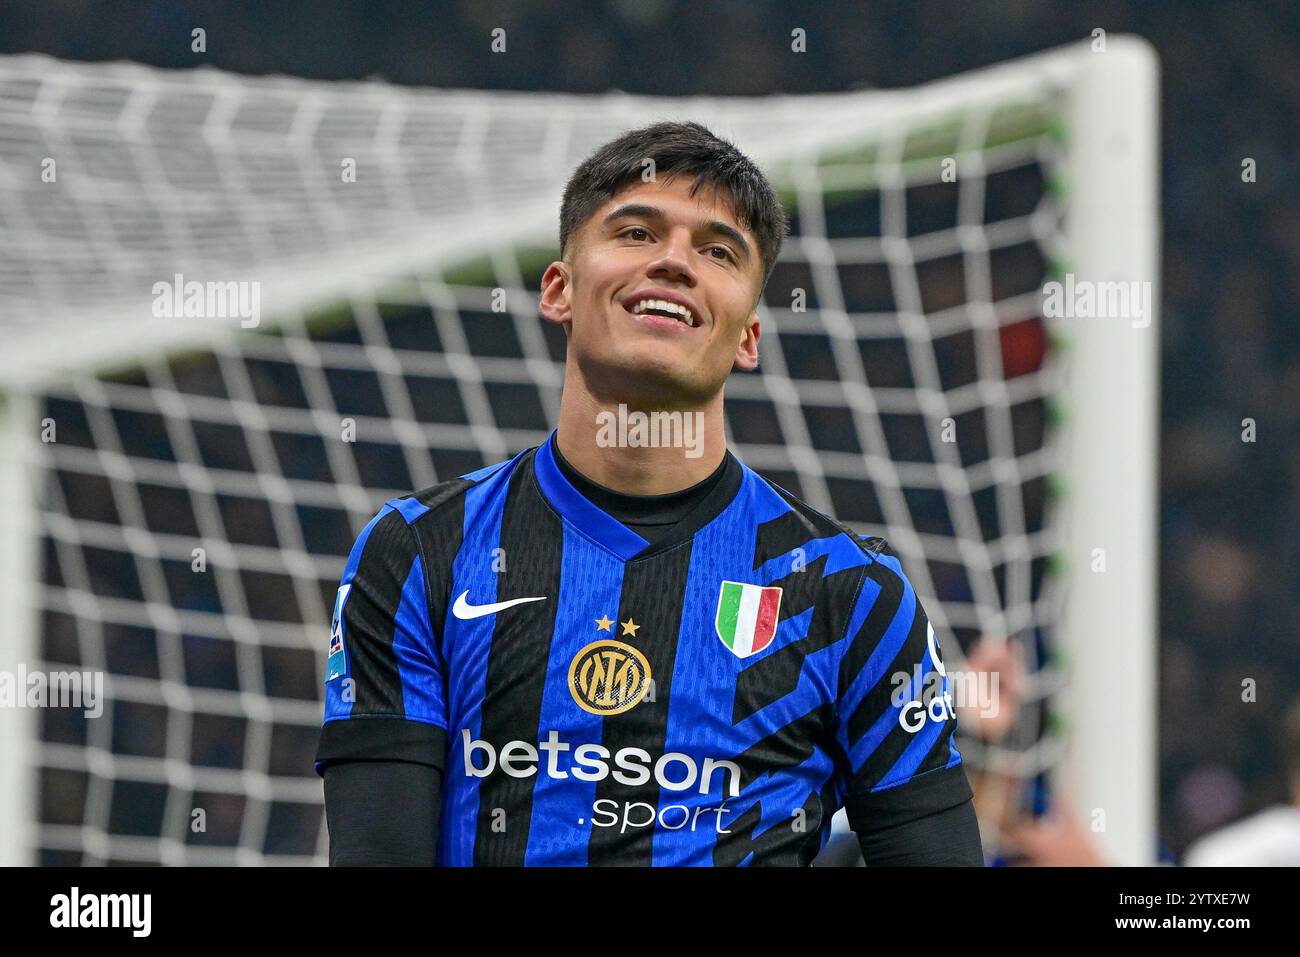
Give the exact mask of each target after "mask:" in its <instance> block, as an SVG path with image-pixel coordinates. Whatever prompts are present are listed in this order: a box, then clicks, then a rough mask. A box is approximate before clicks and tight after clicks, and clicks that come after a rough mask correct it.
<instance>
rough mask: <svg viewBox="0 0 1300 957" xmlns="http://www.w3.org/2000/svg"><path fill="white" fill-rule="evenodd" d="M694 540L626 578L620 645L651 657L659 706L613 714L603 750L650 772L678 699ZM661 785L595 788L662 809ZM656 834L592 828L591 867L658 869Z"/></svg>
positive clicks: (605, 783)
mask: <svg viewBox="0 0 1300 957" xmlns="http://www.w3.org/2000/svg"><path fill="white" fill-rule="evenodd" d="M692 547H693V541H687V542H684V543H682V544H680V545H678V546H676V547H675V548H672V549H669V550H667V551H663V552H658V553H656V554H654V555H651V556H648V557H645V558H639V559H637V560H635V561H632V562H629V563H628V564H627V566H626V569H625V571H624V574H623V590H622V594H621V595H620V596H619V609H618V622H619V624H616V625H615V626H614V628H615V629H616V631H617V632H618V634H617V636H616V638H617V640H618V641H622V642H625V643H627V644H629V645H631V646H632V647H634V648H636V649H637V650H638V651H640V652H641V654H643V655H645V657H646V661H647V662H648V663H649V665H650V677H651V680H653V682H654V700H649V699H647V700H644V701H642V702H641V703H640V704H638V705H637V706H636V707H635V708H632V709H631V710H630V711H625V712H624V713H623V714H615V715H609V716H607V717H605V719H604V720H603V722H602V737H601V743H602V744H603V745H604V746H605V747H606V748H608V749H609V753H610V754H615V753H617V752H618V751H619V749H621V748H627V747H635V748H643V749H645V750H646V751H648V752H649V754H650V761H651V766H653V762H654V761H655V760H656V759H657V758H658V756H659V755H662V754H663V753H664V751H665V747H664V743H665V741H666V740H667V736H668V700H669V698H670V697H671V695H672V681H673V671H674V669H675V666H676V663H677V636H678V631H679V630H680V628H681V624H682V607H683V601H684V597H685V593H686V579H687V575H688V573H689V571H690V565H691V552H692ZM629 619H631V620H632V621H633V623H634V624H635V625H638V626H639V627H637V628H636V629H635V632H636V633H635V635H628V634H624V633H623V632H624V631H625V629H624V628H623V627H622V623H623V622H627V621H628V620H629ZM659 792H660V788H659V785H658V784H657V783H656V782H655V780H654V777H653V774H651V777H650V780H649V781H648V782H647V783H645V784H641V785H633V784H624V783H622V782H620V781H618V780H616V779H615V778H614V775H613V774H610V775H609V776H607V777H605V778H603V779H602V780H601V781H599V782H597V784H596V800H597V801H601V800H612V801H615V802H618V803H619V804H622V802H624V801H642V802H644V803H646V804H649V805H650V806H651V807H655V808H657V807H658V806H659ZM653 837H654V828H649V827H638V828H630V829H629V830H628V832H627V833H626V834H619V833H618V829H617V828H613V827H593V828H592V831H591V838H590V840H589V841H588V843H587V859H588V863H590V864H593V865H599V864H617V865H623V866H626V865H633V866H638V865H639V866H646V865H649V864H650V863H651V862H652V860H651V859H652V850H653Z"/></svg>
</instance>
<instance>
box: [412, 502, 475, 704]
mask: <svg viewBox="0 0 1300 957" xmlns="http://www.w3.org/2000/svg"><path fill="white" fill-rule="evenodd" d="M474 484H475V483H474V482H472V481H468V480H466V479H454V480H452V481H450V482H444V483H442V484H441V485H435V486H434V487H433V488H431V489H428V490H426V491H424V492H420V493H418V494H417V495H415V498H416V499H417V500H418V501H420V502H421V503H422V504H424V505H427V506H428V507H429V511H427V512H425V513H424V514H423V515H421V516H420V517H419V518H418V519H416V520H415V522H414V523H413V524H412V525H411V529H412V530H413V531H414V532H415V537H416V538H417V539H418V540H419V542H420V553H421V555H422V556H423V559H424V581H425V593H426V594H427V595H428V600H429V623H430V625H431V626H432V627H433V639H434V641H435V642H436V643H437V646H438V651H439V654H441V652H442V633H443V629H444V627H445V624H446V621H447V605H448V603H449V602H450V601H451V597H450V590H451V570H452V564H453V563H454V562H455V560H456V553H457V552H459V551H460V546H461V542H463V541H464V537H465V494H464V493H465V490H466V489H468V488H470V487H471V486H473V485H474ZM446 678H447V676H446V675H445V674H444V675H443V681H444V682H445V681H446ZM448 700H450V698H448Z"/></svg>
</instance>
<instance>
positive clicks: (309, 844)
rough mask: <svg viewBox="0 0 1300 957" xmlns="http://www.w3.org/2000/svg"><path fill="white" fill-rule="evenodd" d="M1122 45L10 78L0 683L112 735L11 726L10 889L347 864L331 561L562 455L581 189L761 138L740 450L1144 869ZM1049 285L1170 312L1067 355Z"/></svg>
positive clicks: (1110, 332) (1153, 714)
mask: <svg viewBox="0 0 1300 957" xmlns="http://www.w3.org/2000/svg"><path fill="white" fill-rule="evenodd" d="M1093 47H1094V44H1091V43H1081V44H1078V45H1076V46H1071V47H1067V48H1062V49H1059V50H1053V51H1049V52H1046V53H1042V54H1038V55H1035V56H1032V57H1027V58H1025V59H1022V60H1016V61H1011V62H1008V63H1005V64H1001V65H998V66H996V67H991V68H987V69H983V70H979V71H975V72H972V73H968V74H963V75H960V76H957V77H953V78H950V79H945V80H942V81H938V82H935V83H931V84H926V85H924V86H920V87H917V88H914V89H906V90H891V91H865V92H852V93H843V94H822V95H813V96H777V97H769V98H761V99H739V98H716V97H699V98H686V99H671V98H656V97H640V96H632V95H628V94H624V93H610V94H606V95H600V96H568V95H557V94H527V93H495V92H480V91H444V90H420V89H410V88H400V87H395V86H392V85H389V84H385V83H380V82H366V83H351V82H348V83H332V82H320V81H305V80H298V79H291V78H286V77H243V76H237V75H233V74H228V73H222V72H219V71H216V70H213V69H210V68H202V69H198V70H192V71H165V70H157V69H153V68H148V67H144V66H140V65H136V64H129V63H105V64H83V63H71V62H65V61H59V60H54V59H51V58H49V57H45V56H39V55H27V54H24V55H19V56H6V57H0V324H2V328H3V333H4V338H5V348H4V352H3V354H2V355H0V389H3V391H4V399H5V402H4V406H3V415H2V417H0V502H2V504H3V508H2V509H0V516H2V518H0V520H2V521H3V523H4V529H3V531H4V535H3V539H0V541H2V542H3V545H2V546H0V582H3V585H2V586H0V587H3V595H4V599H5V604H6V607H7V608H8V609H9V615H8V622H9V627H8V628H7V629H6V631H5V632H4V633H3V634H0V675H5V674H8V675H10V676H13V675H16V674H18V673H19V671H20V669H25V670H26V671H29V672H30V671H45V672H52V671H58V670H60V669H64V668H73V667H78V668H84V669H90V670H94V671H97V672H99V673H102V674H104V675H105V688H106V699H107V701H106V706H105V709H104V716H103V717H102V718H100V719H97V720H93V721H85V722H84V723H81V724H78V723H77V722H75V721H72V720H65V718H64V717H63V716H62V715H59V714H56V713H55V712H54V710H53V709H41V710H37V709H31V708H22V707H16V706H14V707H0V771H2V772H3V773H0V864H23V863H35V862H46V863H60V862H66V863H85V864H97V863H108V862H116V861H142V862H158V863H164V864H191V863H193V864H202V863H240V864H260V863H320V862H321V860H322V859H323V850H324V832H323V826H322V820H321V815H320V784H319V780H318V779H317V778H315V777H314V775H312V774H311V773H310V763H309V762H308V763H307V765H306V767H305V769H304V768H303V767H302V758H303V756H304V754H306V753H307V749H308V747H309V745H308V742H309V741H310V739H311V736H312V734H313V731H314V729H315V728H316V727H318V725H319V720H320V711H319V707H320V706H319V701H318V700H317V699H314V698H312V697H311V696H310V695H311V691H310V688H311V687H312V686H313V685H312V681H314V682H315V684H314V687H315V688H316V689H317V693H318V692H319V687H320V681H319V679H320V676H321V672H320V669H321V668H323V666H324V655H325V650H326V646H325V642H324V639H323V636H325V635H327V632H328V614H329V610H330V608H329V602H328V596H329V595H330V594H332V584H331V583H332V582H333V583H336V582H337V579H338V576H339V573H340V572H341V570H342V565H343V560H344V558H345V554H346V552H345V549H346V545H347V544H350V541H351V536H352V535H354V534H355V533H356V532H357V531H359V529H360V526H361V523H363V522H364V521H365V520H366V519H367V518H369V516H370V515H372V514H373V513H374V511H375V509H376V508H377V507H378V505H379V503H381V502H382V501H383V500H384V498H385V497H387V496H390V495H394V494H402V493H404V492H407V491H409V490H410V489H412V488H420V487H424V486H426V485H429V484H432V483H433V482H434V481H439V480H443V479H445V478H448V477H451V476H452V475H455V474H459V473H460V472H464V471H469V470H470V468H471V467H476V465H477V464H479V463H489V462H493V461H499V460H500V459H502V458H505V457H507V456H508V455H510V454H513V453H514V452H515V451H518V450H519V449H522V448H525V447H527V446H528V445H532V444H536V443H537V442H539V441H540V440H541V439H542V438H544V436H545V434H546V431H547V430H548V429H549V426H550V424H553V422H554V421H555V419H556V416H557V413H558V397H559V388H560V385H561V382H562V373H563V363H562V361H561V355H560V354H558V353H557V351H556V343H555V340H554V339H553V338H552V337H551V332H552V330H547V329H544V328H543V324H542V323H541V322H540V320H539V319H538V316H537V312H536V304H537V288H536V282H535V277H536V275H537V272H538V270H539V267H540V265H544V263H545V262H547V261H549V260H550V259H551V258H554V257H556V256H557V255H558V251H557V250H556V249H555V246H556V234H557V225H558V224H557V220H558V209H559V201H560V195H561V191H562V189H563V186H564V183H565V181H566V179H567V177H568V176H569V175H570V174H571V173H572V171H573V169H574V167H575V166H576V165H577V163H579V162H580V161H581V160H582V159H583V158H585V156H587V155H588V154H589V153H590V152H591V151H592V150H593V149H595V148H596V147H598V146H599V145H601V144H603V143H604V142H607V141H608V140H610V139H612V138H614V137H615V136H617V135H618V134H620V133H621V132H623V131H625V130H628V129H631V128H634V127H636V126H640V125H644V124H646V123H650V122H654V121H656V120H661V119H679V120H686V119H690V120H696V121H699V122H701V123H704V124H705V125H706V126H708V127H709V128H710V129H712V130H713V131H714V132H715V133H717V134H719V135H721V136H724V137H726V138H727V139H730V140H732V141H733V142H735V143H736V145H737V146H738V147H740V148H741V149H742V150H744V151H745V152H746V153H748V154H749V155H750V156H752V157H753V158H754V159H755V160H756V162H758V163H759V164H760V165H761V166H762V167H763V168H764V169H765V170H767V171H768V173H769V175H770V176H771V177H772V179H773V182H774V183H775V185H776V186H777V187H778V189H779V190H780V192H781V194H782V199H783V201H784V202H785V203H786V205H787V208H788V209H789V210H790V211H791V215H792V219H794V220H795V231H794V233H793V234H792V236H791V237H790V238H789V239H788V240H787V243H786V248H785V250H784V251H783V254H782V259H781V262H780V263H779V264H778V267H777V272H776V273H774V277H773V282H772V283H771V284H770V285H769V288H768V291H767V293H766V295H765V301H764V305H763V309H762V312H761V315H762V320H763V324H764V330H765V333H764V338H763V342H762V346H761V349H760V353H761V355H762V359H763V362H762V366H761V370H760V371H759V372H758V373H756V374H754V375H748V376H733V378H732V380H731V381H730V382H729V383H728V386H727V394H728V400H729V412H728V431H729V437H730V441H731V444H732V445H733V447H734V448H735V449H736V450H737V452H738V454H740V456H741V458H742V459H744V460H745V461H746V462H747V463H748V464H749V465H750V466H751V467H753V468H755V469H757V470H759V471H760V472H771V473H775V474H778V475H780V476H781V481H782V484H787V483H790V484H793V485H795V486H797V491H798V492H799V493H800V494H801V496H802V497H804V498H805V499H806V500H807V501H809V502H810V503H811V504H812V505H813V506H815V507H817V508H820V509H822V510H823V511H826V512H828V513H830V514H834V515H837V516H838V517H841V518H843V519H844V520H845V521H847V522H849V523H850V524H853V525H855V526H859V527H861V529H862V530H864V531H870V532H871V533H873V534H883V535H886V536H887V537H888V538H889V539H890V541H891V542H892V543H893V545H894V546H895V548H896V549H897V550H898V552H899V554H900V556H901V558H902V560H903V563H904V566H905V567H906V568H907V570H908V572H909V575H910V577H911V578H912V579H913V580H914V581H915V582H916V585H917V589H918V592H919V593H920V595H921V597H922V599H923V600H924V601H925V603H926V607H927V610H929V611H930V614H931V617H932V618H933V619H934V622H935V626H936V629H939V628H943V629H944V630H945V631H946V632H951V633H954V634H956V635H958V636H960V639H961V640H960V642H959V643H958V642H955V643H953V646H952V650H951V651H948V647H950V646H948V645H946V646H945V654H946V655H947V656H948V657H949V659H950V662H956V663H957V664H960V659H961V655H960V653H959V652H960V647H956V646H957V645H961V646H969V643H970V641H971V640H972V636H979V635H985V636H988V637H990V638H991V639H993V640H999V639H1002V638H1008V637H1015V638H1017V639H1019V640H1020V643H1021V644H1022V645H1024V646H1026V647H1035V646H1045V647H1046V648H1047V649H1048V653H1047V654H1046V655H1045V656H1042V660H1039V661H1037V662H1035V663H1034V666H1033V667H1032V669H1031V671H1032V673H1031V675H1030V679H1031V680H1030V683H1029V695H1030V699H1031V701H1030V704H1031V706H1030V707H1027V708H1026V709H1025V717H1024V719H1023V720H1022V722H1021V727H1020V728H1019V729H1018V732H1017V733H1016V734H1015V735H1013V736H1012V737H1011V739H1010V743H1009V744H1007V745H1005V746H1002V747H992V748H987V749H980V748H976V747H974V746H972V748H971V749H970V750H969V752H968V751H966V750H963V754H967V755H968V759H969V760H970V761H971V762H975V763H979V762H984V764H985V765H986V766H988V767H993V768H996V769H998V770H1000V771H1001V772H1004V773H1006V774H1009V775H1012V776H1013V777H1015V778H1016V779H1023V780H1025V781H1029V780H1031V779H1037V778H1045V779H1048V780H1050V782H1051V784H1052V787H1053V789H1054V790H1055V791H1056V792H1057V793H1059V794H1060V795H1062V796H1063V797H1064V798H1065V799H1066V800H1067V801H1068V802H1069V803H1070V805H1071V806H1072V807H1073V809H1074V811H1075V813H1076V815H1077V816H1078V817H1079V819H1080V820H1081V821H1082V822H1083V823H1084V825H1085V826H1086V827H1088V828H1089V830H1090V833H1092V834H1093V836H1094V837H1095V839H1096V841H1097V842H1098V845H1099V847H1100V848H1101V850H1102V852H1103V854H1104V856H1105V857H1106V859H1107V860H1109V861H1111V862H1113V863H1117V864H1127V865H1139V864H1149V863H1153V862H1154V860H1155V854H1156V844H1157V828H1156V805H1157V787H1156V781H1157V774H1158V753H1157V748H1156V718H1157V706H1158V705H1157V701H1158V699H1157V694H1156V652H1157V620H1156V607H1157V606H1156V592H1155V589H1156V583H1157V577H1156V562H1157V550H1156V528H1157V508H1158V499H1157V495H1156V488H1157V486H1156V462H1157V452H1158V438H1159V431H1158V420H1157V416H1158V410H1159V403H1158V365H1157V358H1158V345H1159V340H1158V330H1159V325H1160V324H1159V295H1158V290H1159V282H1158V268H1159V234H1160V223H1159V212H1158V202H1159V190H1158V181H1157V177H1158V131H1159V122H1158V115H1157V102H1158V66H1157V61H1156V57H1155V54H1154V52H1153V51H1152V49H1151V48H1150V47H1149V45H1147V44H1146V43H1145V41H1142V40H1140V39H1137V38H1132V37H1110V38H1108V40H1107V41H1106V48H1105V49H1104V50H1101V51H1096V50H1094V48H1093ZM178 277H183V279H181V278H178ZM187 281H198V282H200V283H215V284H219V285H222V286H224V285H226V284H231V288H232V289H233V288H234V287H235V286H238V285H239V284H241V283H243V284H250V285H249V287H241V288H252V287H254V286H255V289H256V294H257V302H258V310H259V311H258V314H257V316H256V321H255V322H252V321H248V322H241V318H247V317H242V316H240V315H235V314H233V313H232V312H231V311H230V310H225V311H222V313H221V314H220V315H198V316H190V317H185V316H171V317H169V316H166V315H159V314H158V313H159V311H160V310H159V309H158V303H159V296H160V294H159V292H158V289H159V284H160V283H161V284H162V285H163V286H164V287H168V286H169V284H173V283H175V284H176V285H183V283H184V282H187ZM1056 281H1059V282H1061V283H1062V284H1064V285H1065V286H1066V288H1068V289H1071V290H1074V289H1082V288H1085V287H1093V288H1100V287H1108V288H1115V287H1116V284H1128V283H1137V284H1138V287H1133V288H1135V289H1137V288H1141V289H1143V290H1145V292H1144V294H1145V295H1149V300H1147V301H1146V303H1147V304H1146V305H1145V306H1144V307H1142V308H1141V310H1140V313H1135V312H1134V310H1135V309H1138V306H1136V305H1135V303H1137V302H1141V301H1143V300H1140V299H1134V300H1126V302H1128V306H1127V307H1125V308H1124V309H1122V310H1121V311H1120V314H1119V315H1104V314H1102V315H1090V314H1088V307H1083V306H1080V307H1079V308H1078V309H1075V308H1073V307H1071V308H1070V309H1069V311H1068V314H1066V315H1051V316H1048V317H1047V318H1046V319H1045V320H1044V319H1040V318H1039V317H1040V316H1041V313H1042V310H1043V308H1044V302H1045V300H1046V298H1047V294H1046V284H1047V283H1049V282H1056ZM1144 283H1145V284H1147V285H1145V286H1142V285H1141V284H1144ZM1122 288H1124V289H1127V288H1129V287H1128V286H1123V287H1122ZM794 290H799V291H801V292H802V293H804V294H805V295H804V297H803V300H801V303H802V302H804V300H806V305H801V306H800V307H796V306H794V305H792V297H791V295H790V294H791V292H792V291H794ZM167 295H170V293H167ZM1102 295H1104V294H1102ZM1068 298H1069V297H1068V296H1067V299H1068ZM1099 301H1101V299H1100V297H1099V298H1098V299H1096V300H1094V304H1095V302H1099ZM502 304H504V306H502ZM227 305H229V304H227ZM1094 308H1095V306H1094ZM1050 311H1051V310H1050V309H1049V312H1050ZM1102 311H1103V312H1104V309H1103V310H1102ZM1039 339H1042V340H1043V346H1042V348H1041V349H1040V348H1039V347H1038V346H1036V345H1034V343H1037V342H1038V341H1039ZM890 363H892V365H891V364H890ZM895 371H897V375H895ZM347 422H351V424H352V429H353V438H352V439H348V438H340V434H341V432H340V426H341V424H343V423H347ZM949 423H954V424H955V426H956V429H957V433H958V435H959V438H958V440H957V441H955V442H954V441H951V440H950V439H948V438H941V435H942V434H943V432H944V429H945V428H949V425H948V424H949ZM972 423H978V424H972ZM51 425H52V426H53V429H52V430H51V428H50V426H51ZM344 431H346V425H344ZM972 432H973V433H976V434H974V435H972V434H971V433H972ZM1026 437H1028V438H1026ZM1026 441H1028V442H1029V444H1028V445H1026V444H1025V443H1026ZM311 463H316V464H315V465H311ZM331 523H334V524H331ZM331 529H332V530H333V531H332V532H331V533H330V534H327V533H326V532H327V531H329V530H331ZM340 541H342V542H344V545H343V550H340V548H339V545H338V542H340ZM196 549H198V550H199V552H198V553H196ZM199 553H201V555H202V561H199V559H196V558H195V555H196V554H199ZM195 562H197V563H198V564H199V565H202V566H203V567H202V569H201V570H199V571H193V568H194V563H195ZM187 576H193V577H187ZM277 596H278V597H279V598H281V599H283V602H284V607H285V608H287V609H289V611H286V612H285V613H284V614H283V615H281V614H280V611H279V608H278V606H276V605H275V603H274V602H273V601H272V599H273V598H275V597H277ZM945 640H946V639H945ZM950 667H951V664H950ZM308 673H310V676H309V677H304V675H307V674H308ZM196 810H202V811H203V815H202V817H203V818H204V820H206V821H208V822H209V826H208V829H207V830H204V831H202V832H196V831H195V829H194V826H193V821H194V815H195V812H196ZM987 840H988V835H987V834H986V842H987Z"/></svg>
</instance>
